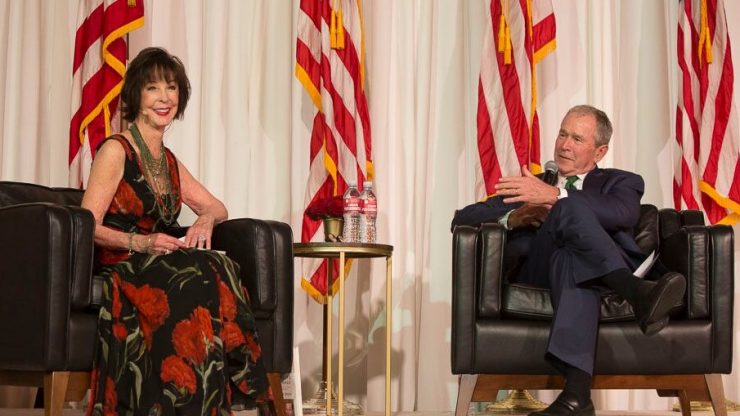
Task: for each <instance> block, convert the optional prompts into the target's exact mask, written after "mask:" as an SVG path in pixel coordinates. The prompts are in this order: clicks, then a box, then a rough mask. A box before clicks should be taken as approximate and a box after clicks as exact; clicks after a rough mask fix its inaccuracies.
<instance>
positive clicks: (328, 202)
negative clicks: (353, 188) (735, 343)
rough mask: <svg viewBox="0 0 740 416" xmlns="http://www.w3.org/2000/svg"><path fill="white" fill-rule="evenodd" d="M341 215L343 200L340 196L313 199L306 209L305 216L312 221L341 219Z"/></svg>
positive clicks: (342, 212)
mask: <svg viewBox="0 0 740 416" xmlns="http://www.w3.org/2000/svg"><path fill="white" fill-rule="evenodd" d="M343 214H344V199H343V198H342V196H341V195H335V196H331V197H327V198H318V199H315V200H313V201H312V202H311V203H310V204H309V205H308V207H306V215H308V216H309V218H311V219H314V220H323V219H327V218H342V215H343Z"/></svg>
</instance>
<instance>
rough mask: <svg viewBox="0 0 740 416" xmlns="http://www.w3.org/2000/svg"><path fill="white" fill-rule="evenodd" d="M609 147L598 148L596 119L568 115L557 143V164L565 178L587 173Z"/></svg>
mask: <svg viewBox="0 0 740 416" xmlns="http://www.w3.org/2000/svg"><path fill="white" fill-rule="evenodd" d="M607 149H608V146H607V145H602V146H598V147H597V146H596V118H595V117H594V116H592V115H591V114H576V113H568V114H567V115H566V116H565V118H564V119H563V122H562V123H561V124H560V132H559V133H558V138H557V140H556V141H555V163H557V165H558V169H559V173H560V174H561V175H563V176H572V175H579V174H581V173H586V172H588V171H590V170H591V169H593V168H594V167H595V166H596V163H597V162H598V161H600V160H601V158H603V157H604V155H605V154H606V151H607Z"/></svg>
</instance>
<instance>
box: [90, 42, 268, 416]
mask: <svg viewBox="0 0 740 416" xmlns="http://www.w3.org/2000/svg"><path fill="white" fill-rule="evenodd" d="M189 95H190V83H189V81H188V79H187V76H186V75H185V69H184V67H183V65H182V62H181V61H180V60H179V59H178V58H176V57H174V56H172V55H170V54H169V53H167V52H166V51H165V50H163V49H160V48H147V49H144V50H143V51H141V53H139V55H138V56H137V57H136V58H134V60H133V61H131V64H130V66H129V68H128V70H127V72H126V77H125V80H124V85H123V89H122V91H121V102H122V105H123V107H122V110H123V118H124V119H126V120H127V121H129V122H130V123H131V125H130V128H129V130H128V131H126V132H124V133H123V134H119V135H114V136H112V137H109V138H108V139H106V140H105V141H104V142H103V143H102V144H101V145H100V146H99V148H98V151H97V154H96V156H95V161H94V163H93V166H92V170H91V172H90V179H89V181H88V187H87V190H86V192H85V195H84V197H83V200H82V206H83V207H85V208H87V209H89V210H90V211H92V213H93V215H94V216H95V221H96V229H95V243H96V246H97V247H96V267H97V274H99V275H102V276H103V277H104V278H105V285H104V296H103V297H104V306H103V307H102V308H101V310H100V317H99V325H98V327H99V329H98V332H99V345H98V352H97V359H96V367H95V370H94V371H93V377H92V396H91V397H92V400H91V402H90V406H89V407H88V412H87V413H88V415H90V414H92V415H106V416H107V415H115V414H118V415H175V414H182V415H209V416H210V415H228V414H230V408H231V403H232V400H233V401H238V402H239V403H247V404H249V403H252V404H256V402H262V403H264V402H266V399H265V398H266V396H267V394H266V391H267V381H266V376H265V370H264V368H263V366H262V363H261V361H260V358H259V357H260V347H259V344H258V342H257V337H256V334H255V322H254V318H253V316H252V312H251V310H250V307H249V304H248V297H247V294H246V292H245V290H244V289H243V288H242V287H241V285H240V283H239V279H238V266H236V265H235V264H234V263H232V262H231V261H230V260H229V259H228V258H227V257H225V256H223V255H221V254H219V253H218V252H215V251H211V250H209V249H210V247H211V232H212V231H213V227H214V225H216V224H218V223H219V222H222V221H224V220H225V219H226V217H227V212H226V208H225V207H224V205H223V203H221V201H219V200H218V199H216V198H215V197H214V196H213V195H211V193H209V192H208V191H207V190H206V189H205V188H204V187H203V185H202V184H200V183H199V182H198V181H197V180H196V179H195V178H194V177H193V176H192V175H191V174H190V172H189V171H188V170H187V169H186V168H185V166H183V164H182V163H181V162H180V161H179V160H178V159H177V158H176V157H175V156H174V155H173V154H172V152H171V151H169V150H168V149H167V148H165V147H164V143H163V136H164V132H165V130H166V129H167V128H168V127H169V125H170V124H171V123H172V121H173V120H174V119H175V118H182V115H183V112H184V111H185V106H186V104H187V101H188V97H189ZM183 202H184V203H185V204H186V205H188V206H189V207H190V208H192V210H193V211H194V212H195V213H196V214H197V215H198V218H197V220H196V221H195V222H194V223H193V225H192V226H191V227H190V228H189V229H188V231H187V234H186V235H185V237H184V238H183V239H182V240H181V239H177V238H175V237H172V236H169V235H167V234H165V233H164V232H163V231H165V230H166V229H167V228H168V227H169V226H170V225H171V224H173V223H174V222H175V220H176V219H177V216H178V214H179V212H180V207H181V203H183ZM237 396H238V397H237Z"/></svg>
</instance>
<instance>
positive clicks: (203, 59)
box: [0, 0, 740, 411]
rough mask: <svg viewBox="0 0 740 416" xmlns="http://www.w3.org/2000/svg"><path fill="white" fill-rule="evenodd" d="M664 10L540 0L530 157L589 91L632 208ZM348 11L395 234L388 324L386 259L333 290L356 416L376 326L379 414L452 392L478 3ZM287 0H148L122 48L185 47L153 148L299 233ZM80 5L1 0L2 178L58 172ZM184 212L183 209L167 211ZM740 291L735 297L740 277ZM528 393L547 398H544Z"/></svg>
mask: <svg viewBox="0 0 740 416" xmlns="http://www.w3.org/2000/svg"><path fill="white" fill-rule="evenodd" d="M674 3H675V2H672V1H664V2H619V1H617V0H611V1H606V2H590V1H587V0H574V1H567V2H553V6H554V7H555V15H556V18H557V21H558V23H557V25H558V34H557V37H558V40H557V45H558V46H557V49H556V51H555V52H554V54H552V55H550V56H548V57H547V58H546V59H545V60H543V61H542V63H541V64H540V65H539V66H538V77H537V80H538V89H539V91H540V99H539V103H540V109H539V115H540V122H541V142H542V160H543V161H546V160H549V159H550V158H551V157H552V151H553V145H554V139H555V136H556V133H557V131H558V128H559V125H560V121H561V119H562V116H563V115H564V113H565V112H566V110H567V109H568V108H569V107H570V106H572V105H575V104H579V103H584V102H587V103H592V104H595V105H597V106H599V107H602V108H603V109H605V110H606V111H607V113H608V114H609V115H610V116H611V118H612V120H613V121H614V123H615V137H614V139H613V142H612V145H611V149H610V152H609V157H608V158H607V159H606V160H605V162H604V166H607V167H609V166H615V167H622V168H625V169H631V170H635V171H636V172H638V173H640V174H641V175H642V176H643V177H644V178H645V181H646V184H647V192H646V194H645V197H644V198H643V201H644V202H647V203H653V204H655V205H657V206H659V207H667V206H671V205H672V198H671V182H670V180H671V176H672V173H671V172H670V171H669V170H667V169H668V168H666V166H669V165H670V160H671V154H670V152H669V150H668V149H669V144H670V140H672V137H673V132H672V129H673V127H672V121H671V120H672V114H673V111H674V109H675V87H673V86H672V85H673V83H674V82H675V79H676V74H675V71H674V70H673V66H674V62H675V50H674V47H673V46H672V45H675V30H676V29H675V28H676V15H677V6H676V5H675V4H674ZM363 5H364V11H365V22H364V23H365V34H366V39H365V41H366V62H367V66H366V68H365V70H366V80H367V91H368V105H369V108H370V113H371V123H372V130H373V159H374V162H375V174H376V176H375V185H376V194H377V195H378V207H379V218H378V241H380V242H384V243H388V244H392V245H393V246H394V254H393V276H394V279H393V301H392V303H391V305H390V307H391V308H392V311H393V331H392V332H391V333H390V334H387V333H386V329H385V327H384V322H385V310H386V305H385V286H384V285H385V283H384V282H385V280H384V277H385V264H384V262H382V261H381V260H361V261H357V262H355V266H353V271H352V274H351V276H350V278H349V280H348V284H347V286H346V289H347V294H348V297H347V303H346V305H347V316H346V322H347V337H348V343H347V345H346V346H345V348H346V355H345V360H346V362H347V364H348V366H347V369H346V371H345V377H346V386H345V394H346V398H347V399H349V400H352V401H354V402H358V403H360V404H361V405H362V406H363V407H364V408H365V409H366V410H367V411H381V410H382V409H383V403H384V374H383V371H384V365H383V364H384V360H385V358H384V346H385V339H386V336H388V335H390V336H391V340H392V349H393V353H392V360H393V370H392V375H393V377H392V396H393V400H392V409H393V410H394V411H412V410H425V411H446V410H450V409H453V408H454V403H455V399H456V395H457V378H456V377H454V376H452V375H451V374H450V348H449V343H450V291H451V279H450V273H451V249H450V245H451V234H450V231H449V224H450V220H451V218H452V215H453V212H454V210H455V209H456V208H460V207H462V206H464V205H467V204H469V203H472V202H474V190H473V187H474V181H475V174H474V169H473V166H474V163H473V162H474V161H475V159H474V158H476V157H477V148H476V128H475V121H476V118H475V109H476V108H477V82H478V75H479V64H480V52H481V50H482V31H483V30H485V23H486V21H485V19H486V13H485V11H486V9H487V7H488V0H469V1H455V2H450V1H444V0H433V1H427V0H410V1H393V0H372V1H364V2H363ZM297 7H298V1H297V0H293V1H269V2H268V1H263V0H231V1H219V2H205V1H200V0H156V1H155V0H147V1H146V4H145V10H146V24H145V26H144V27H143V28H142V29H139V30H137V31H135V32H133V33H132V34H131V36H130V54H131V55H132V56H133V55H135V54H136V53H137V52H138V51H139V50H141V49H142V48H144V47H147V46H152V45H156V46H163V47H165V48H167V49H168V50H169V51H170V52H172V53H174V54H175V55H178V56H179V57H180V58H181V59H182V60H183V62H184V63H185V67H186V68H187V71H188V75H189V77H190V81H191V84H192V95H191V99H190V102H189V104H188V108H187V110H186V112H185V118H184V120H182V121H177V122H175V123H174V124H173V126H172V127H171V128H170V129H169V130H168V131H167V133H166V135H165V143H166V145H167V146H169V147H170V148H171V149H173V151H174V152H175V154H176V155H177V156H178V157H179V158H180V159H181V160H182V161H183V162H184V163H185V165H186V166H187V167H188V168H189V170H190V171H191V172H192V173H193V175H195V176H196V177H197V178H199V179H200V180H201V181H202V182H203V183H204V184H205V185H206V187H208V188H209V189H210V190H211V191H212V192H213V193H214V194H215V195H216V196H217V197H219V198H221V199H223V200H224V202H225V203H226V206H227V207H228V208H229V212H230V215H231V217H242V216H250V217H258V218H269V219H277V220H281V221H285V222H288V223H290V224H291V225H292V226H293V230H294V237H296V240H297V235H298V232H299V230H300V226H301V215H302V212H303V208H304V205H305V203H304V197H305V195H304V193H305V188H306V178H307V177H308V164H309V135H310V131H311V129H310V127H311V123H312V117H313V114H314V110H313V105H312V104H311V103H310V102H309V99H308V97H307V96H306V94H305V92H304V90H303V89H302V88H301V86H300V85H299V83H298V82H297V81H296V79H295V77H294V75H293V71H294V64H295V62H294V56H295V51H294V48H295V39H296V33H295V19H296V11H297ZM726 9H727V14H728V21H729V22H733V21H736V20H738V17H740V4H738V3H737V2H729V1H728V2H726ZM76 16H77V2H76V1H74V0H70V1H66V2H57V1H54V2H49V1H46V0H9V1H4V2H0V28H1V29H0V179H2V180H19V181H28V182H36V183H40V184H46V185H54V186H65V185H66V183H67V153H68V152H67V148H68V142H67V140H68V129H69V119H70V115H71V109H70V89H71V84H72V82H71V76H72V75H71V67H72V52H73V47H74V30H75V22H76ZM733 17H734V19H733ZM730 35H731V40H732V41H733V42H734V43H735V45H736V48H737V45H740V28H737V27H733V26H731V27H730ZM671 36H673V38H671ZM735 55H736V56H735V62H736V63H737V62H738V54H737V53H736V54H735ZM735 67H740V65H735ZM736 90H739V91H740V89H738V88H736ZM733 116H734V117H737V115H736V114H735V115H733ZM192 219H193V216H192V214H191V213H186V214H184V215H183V217H182V221H181V222H182V223H184V224H187V223H189V222H190V221H192ZM736 230H737V229H736ZM737 263H738V264H740V262H737ZM298 264H299V263H296V279H295V281H296V294H295V315H296V316H295V342H296V345H297V346H298V347H299V351H300V362H301V378H302V380H303V383H302V386H303V389H302V390H303V394H304V397H307V396H309V395H311V394H312V393H313V392H314V391H315V389H316V386H317V383H318V380H319V379H320V377H321V351H322V339H321V334H322V307H321V306H320V305H318V304H317V303H315V302H314V301H313V300H311V299H310V298H309V297H308V296H307V295H306V293H305V292H303V291H302V289H301V288H300V285H299V278H300V276H299V272H300V268H299V267H298ZM736 267H740V266H736ZM736 288H737V289H736V290H737V291H738V292H737V293H736V298H740V284H738V285H736ZM736 304H737V305H740V301H739V300H736ZM334 310H335V312H336V311H337V310H338V308H334ZM737 310H740V307H737V308H736V320H735V322H736V328H737V329H736V342H735V355H736V357H740V342H737V338H738V337H737V335H739V334H740V324H739V323H738V322H740V318H738V312H737ZM335 330H336V326H335ZM333 350H334V351H335V352H336V351H337V346H336V345H335V346H334V348H333ZM492 353H495V352H492ZM335 359H336V354H335ZM735 361H736V362H737V361H738V360H735ZM335 364H336V363H335ZM335 368H336V367H335ZM735 368H736V369H737V364H736V366H735ZM724 380H725V392H726V394H727V397H728V398H729V399H731V400H735V401H738V400H740V397H739V396H738V394H739V393H738V392H739V391H740V374H738V371H737V370H735V371H734V372H733V374H731V375H729V376H726V377H725V378H724ZM14 394H15V393H14ZM539 396H540V397H541V398H543V399H546V400H547V399H551V398H552V397H554V393H552V392H541V393H539ZM594 397H595V402H596V404H597V407H599V408H600V409H625V410H635V409H660V410H667V409H669V408H670V406H671V405H672V403H674V400H672V399H664V398H658V397H657V395H656V394H655V392H654V391H637V390H634V391H609V392H606V391H599V392H595V394H594Z"/></svg>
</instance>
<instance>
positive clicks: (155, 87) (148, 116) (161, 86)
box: [137, 79, 179, 130]
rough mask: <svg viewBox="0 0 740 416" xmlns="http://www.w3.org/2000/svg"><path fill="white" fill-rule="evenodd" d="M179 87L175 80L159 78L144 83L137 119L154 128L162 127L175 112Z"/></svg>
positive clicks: (173, 116) (169, 121)
mask: <svg viewBox="0 0 740 416" xmlns="http://www.w3.org/2000/svg"><path fill="white" fill-rule="evenodd" d="M178 98H179V89H178V86H177V83H176V82H175V81H166V80H164V79H159V80H157V81H152V82H148V83H146V84H144V88H142V90H141V106H140V108H139V116H138V117H137V121H140V122H143V123H144V124H147V125H149V126H151V127H154V128H156V129H160V130H162V129H164V128H165V127H167V126H169V125H170V123H172V120H174V119H175V114H177V104H178Z"/></svg>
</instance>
